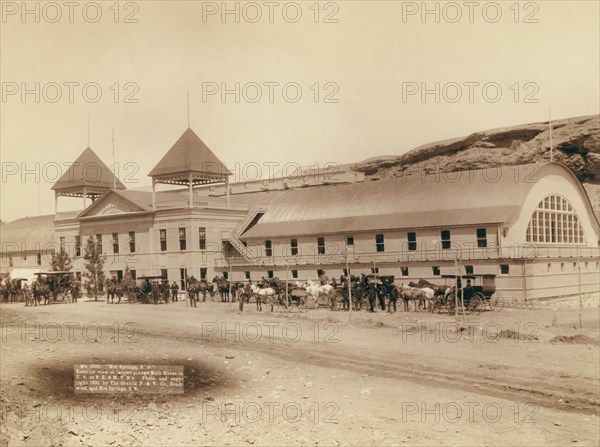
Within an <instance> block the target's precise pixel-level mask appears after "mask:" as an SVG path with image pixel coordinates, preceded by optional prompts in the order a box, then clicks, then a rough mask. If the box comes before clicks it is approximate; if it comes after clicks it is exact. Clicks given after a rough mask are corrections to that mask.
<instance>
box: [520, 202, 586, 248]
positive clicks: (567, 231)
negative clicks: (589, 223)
mask: <svg viewBox="0 0 600 447" xmlns="http://www.w3.org/2000/svg"><path fill="white" fill-rule="evenodd" d="M526 239H527V242H541V243H545V244H583V242H584V240H583V230H582V229H581V224H580V223H579V218H578V217H577V213H576V212H575V209H574V208H573V206H572V205H571V204H570V203H569V202H568V201H567V200H566V199H565V198H564V197H561V196H558V195H552V196H548V197H546V198H545V199H544V200H542V201H541V202H540V203H539V204H538V206H537V207H536V209H535V211H534V212H533V215H532V216H531V220H530V221H529V226H528V227H527V238H526Z"/></svg>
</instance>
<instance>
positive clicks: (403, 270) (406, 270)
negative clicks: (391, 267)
mask: <svg viewBox="0 0 600 447" xmlns="http://www.w3.org/2000/svg"><path fill="white" fill-rule="evenodd" d="M400 271H401V272H402V276H408V267H400Z"/></svg>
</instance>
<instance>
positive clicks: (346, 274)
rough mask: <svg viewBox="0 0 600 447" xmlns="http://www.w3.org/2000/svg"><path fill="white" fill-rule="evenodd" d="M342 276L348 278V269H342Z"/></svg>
mask: <svg viewBox="0 0 600 447" xmlns="http://www.w3.org/2000/svg"><path fill="white" fill-rule="evenodd" d="M344 276H348V269H346V268H344Z"/></svg>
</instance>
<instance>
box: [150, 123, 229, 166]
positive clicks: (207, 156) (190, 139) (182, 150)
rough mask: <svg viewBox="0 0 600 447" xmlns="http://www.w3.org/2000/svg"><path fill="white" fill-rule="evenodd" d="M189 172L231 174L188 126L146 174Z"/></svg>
mask: <svg viewBox="0 0 600 447" xmlns="http://www.w3.org/2000/svg"><path fill="white" fill-rule="evenodd" d="M190 172H192V173H198V174H210V175H211V176H214V175H222V176H223V177H226V176H228V175H231V171H229V170H228V169H227V168H226V167H225V165H224V164H223V162H221V160H219V159H218V158H217V156H216V155H215V154H214V153H213V151H211V150H210V149H209V147H208V146H207V145H206V144H204V142H203V141H202V140H201V139H200V137H198V135H196V134H195V133H194V131H193V130H192V129H190V128H189V127H188V129H187V130H186V131H185V132H183V135H181V137H179V139H178V140H177V141H176V142H175V144H174V145H173V147H172V148H171V149H169V152H167V153H166V154H165V156H164V157H163V158H162V159H161V160H160V161H159V162H158V164H157V165H156V166H155V167H154V169H152V171H151V172H150V174H148V175H149V176H150V177H157V176H161V175H173V174H185V173H190Z"/></svg>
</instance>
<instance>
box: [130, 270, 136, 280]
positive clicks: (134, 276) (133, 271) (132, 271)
mask: <svg viewBox="0 0 600 447" xmlns="http://www.w3.org/2000/svg"><path fill="white" fill-rule="evenodd" d="M129 274H130V275H131V279H133V280H134V281H135V280H136V279H137V272H136V271H135V270H129Z"/></svg>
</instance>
